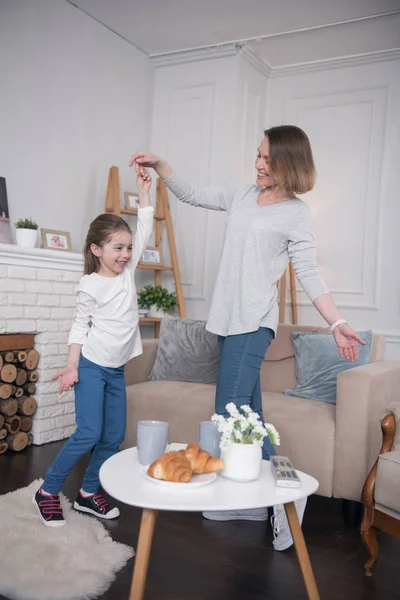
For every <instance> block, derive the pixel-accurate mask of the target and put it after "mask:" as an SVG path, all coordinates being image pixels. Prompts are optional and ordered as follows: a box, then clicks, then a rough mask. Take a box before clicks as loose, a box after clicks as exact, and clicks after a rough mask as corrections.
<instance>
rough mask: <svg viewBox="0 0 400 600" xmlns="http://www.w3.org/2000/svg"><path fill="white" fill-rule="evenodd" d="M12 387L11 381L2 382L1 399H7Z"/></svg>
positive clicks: (0, 388) (0, 386)
mask: <svg viewBox="0 0 400 600" xmlns="http://www.w3.org/2000/svg"><path fill="white" fill-rule="evenodd" d="M11 392H12V387H11V385H10V384H9V383H0V399H1V400H6V399H7V398H9V397H10V396H11Z"/></svg>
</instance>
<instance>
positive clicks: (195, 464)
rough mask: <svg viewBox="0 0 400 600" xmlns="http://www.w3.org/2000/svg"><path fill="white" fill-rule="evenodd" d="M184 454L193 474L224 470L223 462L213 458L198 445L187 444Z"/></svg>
mask: <svg viewBox="0 0 400 600" xmlns="http://www.w3.org/2000/svg"><path fill="white" fill-rule="evenodd" d="M184 452H185V454H186V457H187V459H188V460H189V462H190V465H191V467H192V469H193V473H196V474H197V473H213V472H214V471H222V469H224V468H225V463H224V461H223V460H221V459H220V458H214V457H213V456H211V454H210V453H209V452H206V450H202V449H201V448H200V446H199V444H189V445H188V446H187V447H186V450H184Z"/></svg>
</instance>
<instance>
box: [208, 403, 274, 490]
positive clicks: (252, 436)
mask: <svg viewBox="0 0 400 600" xmlns="http://www.w3.org/2000/svg"><path fill="white" fill-rule="evenodd" d="M225 408H226V410H227V412H228V414H229V417H224V416H222V415H217V414H214V415H213V416H212V417H211V420H212V421H215V422H216V423H217V426H218V431H219V432H220V433H222V436H221V443H220V448H221V458H222V460H223V461H224V463H225V468H224V470H223V471H221V475H222V476H223V477H226V478H227V479H233V480H234V481H243V482H245V481H254V480H255V479H258V478H259V476H260V471H261V461H262V452H261V448H262V446H263V443H264V438H265V437H268V438H269V439H270V441H271V443H272V444H276V445H279V443H280V439H279V433H278V432H277V430H276V429H275V427H274V426H273V425H271V423H265V424H264V423H262V422H261V420H260V416H259V415H258V414H257V413H255V412H253V411H252V409H251V408H250V406H248V405H247V404H245V405H243V406H241V407H240V409H238V408H237V406H236V405H235V404H234V403H233V402H230V403H229V404H227V405H226V407H225Z"/></svg>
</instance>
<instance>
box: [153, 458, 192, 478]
mask: <svg viewBox="0 0 400 600" xmlns="http://www.w3.org/2000/svg"><path fill="white" fill-rule="evenodd" d="M147 473H148V475H150V477H154V479H162V480H164V481H174V482H176V483H188V482H189V481H190V480H191V479H192V475H193V471H192V468H191V466H190V462H189V461H188V459H187V458H186V456H185V452H184V451H183V450H179V451H178V452H174V451H172V452H167V453H166V454H163V456H161V458H159V459H158V460H156V461H155V462H153V463H152V464H151V465H150V467H149V468H148V471H147Z"/></svg>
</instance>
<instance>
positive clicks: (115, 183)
mask: <svg viewBox="0 0 400 600" xmlns="http://www.w3.org/2000/svg"><path fill="white" fill-rule="evenodd" d="M156 185H157V187H156V210H155V213H154V219H155V222H156V223H155V245H156V247H157V248H160V247H161V245H162V239H163V238H162V236H163V225H164V222H165V226H166V230H167V238H168V245H169V251H170V256H171V263H172V264H171V266H165V265H144V264H141V263H139V264H138V265H137V268H138V269H145V270H148V271H149V270H152V271H154V285H156V286H157V285H161V283H162V273H163V272H170V273H172V274H173V276H174V280H175V289H176V298H177V302H178V309H179V315H180V317H182V318H184V317H186V310H185V300H184V297H183V292H182V280H181V275H180V271H179V264H178V255H177V252H176V244H175V236H174V229H173V225H172V218H171V211H170V206H169V199H168V193H167V188H166V186H165V183H164V182H163V181H162V180H161V179H159V178H158V179H157V184H156ZM105 212H106V213H114V214H115V215H133V216H135V215H136V216H137V209H136V208H121V199H120V188H119V171H118V167H111V168H110V172H109V176H108V186H107V195H106V206H105ZM139 321H140V322H141V323H154V333H155V337H156V338H158V337H159V335H160V325H161V319H160V318H157V317H142V318H140V319H139Z"/></svg>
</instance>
